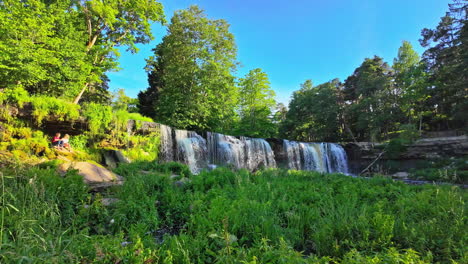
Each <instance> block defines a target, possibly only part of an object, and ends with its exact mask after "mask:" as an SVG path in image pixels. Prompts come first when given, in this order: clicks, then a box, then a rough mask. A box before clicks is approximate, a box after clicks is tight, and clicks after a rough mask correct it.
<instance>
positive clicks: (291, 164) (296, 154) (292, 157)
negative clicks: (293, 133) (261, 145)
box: [283, 139, 302, 170]
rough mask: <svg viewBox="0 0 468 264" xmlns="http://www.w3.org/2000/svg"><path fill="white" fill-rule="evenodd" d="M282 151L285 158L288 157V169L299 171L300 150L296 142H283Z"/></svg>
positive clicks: (300, 166)
mask: <svg viewBox="0 0 468 264" xmlns="http://www.w3.org/2000/svg"><path fill="white" fill-rule="evenodd" d="M283 147H284V151H286V156H287V157H288V168H289V169H293V170H301V169H302V164H301V160H302V158H301V148H300V145H299V143H298V142H296V141H289V140H286V139H285V140H284V141H283Z"/></svg>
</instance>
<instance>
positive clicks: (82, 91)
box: [73, 83, 89, 104]
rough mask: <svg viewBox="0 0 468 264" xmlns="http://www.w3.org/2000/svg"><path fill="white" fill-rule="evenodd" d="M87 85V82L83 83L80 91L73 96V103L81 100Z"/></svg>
mask: <svg viewBox="0 0 468 264" xmlns="http://www.w3.org/2000/svg"><path fill="white" fill-rule="evenodd" d="M88 86H89V83H85V85H84V86H83V89H81V91H80V93H79V94H78V96H76V97H75V100H73V103H74V104H78V102H79V101H80V100H81V96H83V94H84V92H85V91H86V88H88Z"/></svg>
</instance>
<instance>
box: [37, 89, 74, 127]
mask: <svg viewBox="0 0 468 264" xmlns="http://www.w3.org/2000/svg"><path fill="white" fill-rule="evenodd" d="M31 104H32V107H33V113H32V114H33V117H34V118H35V122H36V124H37V125H40V124H41V123H42V121H43V120H44V119H49V120H51V119H55V120H59V121H65V120H67V121H70V122H74V121H75V120H77V119H78V118H79V117H80V106H79V105H77V104H73V103H71V102H66V101H64V100H61V99H57V98H54V97H48V96H33V97H31Z"/></svg>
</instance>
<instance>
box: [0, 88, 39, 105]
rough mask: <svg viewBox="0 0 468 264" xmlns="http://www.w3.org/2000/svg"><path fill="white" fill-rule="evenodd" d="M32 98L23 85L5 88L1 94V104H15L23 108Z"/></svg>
mask: <svg viewBox="0 0 468 264" xmlns="http://www.w3.org/2000/svg"><path fill="white" fill-rule="evenodd" d="M30 100H31V98H30V97H29V94H28V92H27V91H26V90H25V89H24V88H23V86H21V85H18V86H15V87H9V88H5V90H3V92H2V93H1V94H0V104H5V103H6V104H13V105H18V106H19V107H20V108H21V107H23V105H24V103H26V102H30Z"/></svg>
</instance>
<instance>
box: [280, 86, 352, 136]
mask: <svg viewBox="0 0 468 264" xmlns="http://www.w3.org/2000/svg"><path fill="white" fill-rule="evenodd" d="M340 87H341V83H340V82H339V81H338V80H336V79H335V80H333V81H330V82H327V83H324V84H321V85H318V86H316V87H313V85H312V81H311V80H307V81H306V82H304V83H303V84H302V85H301V89H300V90H299V91H296V92H294V94H293V97H292V100H291V102H290V103H289V110H288V112H287V114H286V119H285V120H284V121H283V122H282V124H281V128H280V132H281V135H282V136H284V137H286V138H290V139H295V140H304V141H339V140H340V139H341V138H342V136H343V131H342V130H343V129H342V127H341V126H340V123H339V121H340V116H341V112H342V109H341V108H342V107H341V106H340V104H339V103H338V102H339V100H340V98H339V96H340V95H339V89H340Z"/></svg>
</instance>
